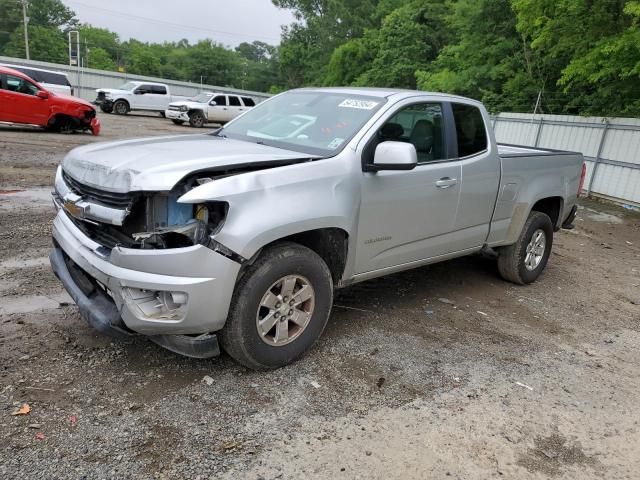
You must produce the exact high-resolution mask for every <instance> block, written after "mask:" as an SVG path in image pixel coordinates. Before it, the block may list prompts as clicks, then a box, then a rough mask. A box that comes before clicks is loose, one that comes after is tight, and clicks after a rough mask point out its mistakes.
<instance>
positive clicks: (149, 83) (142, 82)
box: [129, 80, 168, 87]
mask: <svg viewBox="0 0 640 480" xmlns="http://www.w3.org/2000/svg"><path fill="white" fill-rule="evenodd" d="M129 82H130V83H134V84H136V85H160V86H162V87H167V86H168V85H167V84H166V83H158V82H145V81H143V80H129Z"/></svg>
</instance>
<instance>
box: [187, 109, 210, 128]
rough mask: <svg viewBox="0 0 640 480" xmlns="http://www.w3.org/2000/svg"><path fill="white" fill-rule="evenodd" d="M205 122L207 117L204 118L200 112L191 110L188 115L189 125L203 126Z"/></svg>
mask: <svg viewBox="0 0 640 480" xmlns="http://www.w3.org/2000/svg"><path fill="white" fill-rule="evenodd" d="M205 123H207V119H206V118H204V114H203V113H202V112H192V113H191V115H189V125H191V126H192V127H195V128H200V127H203V126H204V124H205Z"/></svg>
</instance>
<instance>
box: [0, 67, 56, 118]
mask: <svg viewBox="0 0 640 480" xmlns="http://www.w3.org/2000/svg"><path fill="white" fill-rule="evenodd" d="M0 86H1V87H2V88H0V120H1V121H5V122H16V123H31V124H34V125H42V126H45V125H46V124H47V121H48V120H49V101H48V100H47V99H44V98H40V97H38V96H37V94H38V92H39V91H40V89H39V88H38V87H37V86H36V85H35V84H33V83H31V82H30V81H28V80H26V79H24V78H21V77H17V76H15V75H10V74H2V75H0Z"/></svg>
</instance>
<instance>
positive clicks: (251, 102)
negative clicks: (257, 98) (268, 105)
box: [242, 97, 256, 107]
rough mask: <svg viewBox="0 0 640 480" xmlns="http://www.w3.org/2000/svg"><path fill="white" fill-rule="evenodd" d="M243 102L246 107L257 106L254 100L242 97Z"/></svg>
mask: <svg viewBox="0 0 640 480" xmlns="http://www.w3.org/2000/svg"><path fill="white" fill-rule="evenodd" d="M242 101H243V102H244V105H245V107H255V106H256V102H254V101H253V99H252V98H248V97H242Z"/></svg>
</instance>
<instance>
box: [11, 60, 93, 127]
mask: <svg viewBox="0 0 640 480" xmlns="http://www.w3.org/2000/svg"><path fill="white" fill-rule="evenodd" d="M0 122H10V123H23V124H29V125H38V126H40V127H45V128H47V129H51V130H55V131H59V132H63V133H71V132H73V131H85V130H90V131H91V132H92V133H93V134H94V135H98V134H99V133H100V121H99V120H98V118H97V117H96V110H95V108H93V106H92V105H91V104H90V103H89V102H86V101H84V100H82V99H80V98H76V97H69V96H67V95H61V94H58V93H53V92H50V91H48V90H46V89H44V88H43V87H42V86H41V85H39V84H38V83H37V82H35V81H33V80H32V79H31V78H29V77H28V76H26V75H24V74H23V73H20V72H18V71H16V70H13V69H11V68H7V67H0Z"/></svg>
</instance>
